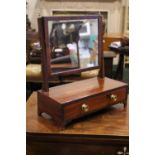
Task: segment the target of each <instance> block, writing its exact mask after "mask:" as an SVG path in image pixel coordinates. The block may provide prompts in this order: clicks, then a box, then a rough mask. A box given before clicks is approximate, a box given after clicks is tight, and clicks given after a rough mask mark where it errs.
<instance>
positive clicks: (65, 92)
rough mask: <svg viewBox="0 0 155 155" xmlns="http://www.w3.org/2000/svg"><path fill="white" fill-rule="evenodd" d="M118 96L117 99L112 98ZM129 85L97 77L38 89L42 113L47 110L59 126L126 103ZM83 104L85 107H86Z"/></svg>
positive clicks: (39, 111) (39, 105)
mask: <svg viewBox="0 0 155 155" xmlns="http://www.w3.org/2000/svg"><path fill="white" fill-rule="evenodd" d="M111 95H115V96H116V98H117V99H116V101H114V100H113V99H112V98H111ZM126 96H127V84H125V83H123V82H119V81H116V80H112V79H109V78H99V77H94V78H91V79H86V80H83V81H77V82H73V83H70V84H65V85H62V86H56V87H52V88H50V89H49V92H44V91H42V90H40V91H38V114H39V115H41V113H43V112H45V113H47V114H49V115H50V116H52V117H53V120H54V121H55V123H56V124H57V125H59V126H62V127H64V126H66V125H67V124H68V123H69V122H71V121H72V120H73V119H77V118H79V117H83V116H85V115H88V114H90V113H94V112H95V111H98V110H100V109H102V108H105V107H107V106H111V105H112V104H117V103H119V102H122V103H123V104H124V105H125V104H126ZM83 106H84V107H85V108H84V109H83Z"/></svg>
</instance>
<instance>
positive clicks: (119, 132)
mask: <svg viewBox="0 0 155 155" xmlns="http://www.w3.org/2000/svg"><path fill="white" fill-rule="evenodd" d="M127 105H128V104H127ZM26 132H27V134H39V135H47V134H48V135H64V136H65V135H72V136H74V135H77V136H80V135H83V136H84V135H87V136H88V135H89V136H93V135H99V136H108V135H110V136H118V137H122V138H123V137H126V136H128V106H126V108H124V107H123V106H122V104H117V105H113V106H111V107H109V108H107V109H103V110H101V111H100V112H97V113H95V114H92V115H89V116H88V117H85V118H80V119H78V120H76V121H75V122H74V123H72V124H70V125H68V126H67V127H66V128H65V129H61V128H59V127H57V126H55V125H54V122H53V121H52V119H51V118H50V117H40V116H38V114H37V92H34V93H32V95H31V96H30V98H29V99H28V101H27V105H26Z"/></svg>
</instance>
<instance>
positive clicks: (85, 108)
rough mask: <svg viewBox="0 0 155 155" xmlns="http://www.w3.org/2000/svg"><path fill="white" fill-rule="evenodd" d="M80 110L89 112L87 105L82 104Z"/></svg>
mask: <svg viewBox="0 0 155 155" xmlns="http://www.w3.org/2000/svg"><path fill="white" fill-rule="evenodd" d="M81 109H82V111H84V112H87V111H88V110H89V106H88V105H87V104H82V106H81Z"/></svg>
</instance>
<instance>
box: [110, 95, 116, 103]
mask: <svg viewBox="0 0 155 155" xmlns="http://www.w3.org/2000/svg"><path fill="white" fill-rule="evenodd" d="M110 99H111V100H113V101H114V102H115V101H117V95H115V94H111V95H110Z"/></svg>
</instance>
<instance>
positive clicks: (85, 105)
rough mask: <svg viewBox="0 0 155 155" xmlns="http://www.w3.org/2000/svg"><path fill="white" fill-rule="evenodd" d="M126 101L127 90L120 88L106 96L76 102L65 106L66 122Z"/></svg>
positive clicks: (96, 96)
mask: <svg viewBox="0 0 155 155" xmlns="http://www.w3.org/2000/svg"><path fill="white" fill-rule="evenodd" d="M125 100H126V88H119V89H116V90H113V91H110V92H105V93H104V94H99V95H95V96H91V97H89V98H85V99H82V100H79V101H74V102H71V103H69V104H67V105H65V106H64V120H72V119H74V118H78V117H81V116H83V115H86V114H89V113H92V112H94V111H97V110H100V109H102V108H104V107H107V106H109V105H113V104H117V103H119V102H121V101H125Z"/></svg>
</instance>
